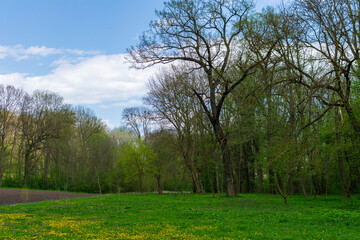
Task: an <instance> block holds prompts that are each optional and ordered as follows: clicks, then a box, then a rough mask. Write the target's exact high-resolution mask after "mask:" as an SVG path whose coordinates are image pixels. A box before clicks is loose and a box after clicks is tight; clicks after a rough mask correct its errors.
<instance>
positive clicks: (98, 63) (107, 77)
mask: <svg viewBox="0 0 360 240" xmlns="http://www.w3.org/2000/svg"><path fill="white" fill-rule="evenodd" d="M256 2H257V9H258V10H259V9H261V8H262V7H264V6H266V5H274V4H277V3H279V2H280V0H268V1H264V0H257V1H256ZM162 5H163V0H131V1H129V0H31V1H30V0H0V83H2V84H11V85H14V86H16V87H20V88H23V89H24V90H26V91H27V92H29V93H31V92H32V91H34V90H35V89H43V90H51V91H53V92H57V93H59V94H60V95H61V96H63V97H64V99H65V102H67V103H71V104H74V105H79V104H81V105H85V106H87V107H89V108H91V109H93V110H94V111H95V113H96V115H97V116H98V117H100V118H102V119H103V120H104V121H105V122H106V123H107V124H108V125H109V127H110V128H112V127H115V126H120V125H121V112H122V109H123V108H124V107H132V106H138V105H140V104H141V99H142V97H143V96H145V94H146V87H145V84H146V82H147V80H148V78H149V76H151V75H152V74H154V72H155V71H156V70H155V69H147V70H142V71H140V70H138V71H136V70H133V69H129V65H128V64H127V63H126V62H125V61H124V54H125V52H126V49H127V48H129V47H130V46H131V45H134V44H136V43H137V37H138V36H139V35H140V34H141V33H142V32H143V31H145V30H147V29H148V25H149V22H150V21H151V20H154V19H155V13H154V11H155V9H161V8H162Z"/></svg>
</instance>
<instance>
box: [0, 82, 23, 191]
mask: <svg viewBox="0 0 360 240" xmlns="http://www.w3.org/2000/svg"><path fill="white" fill-rule="evenodd" d="M22 96H23V91H22V90H20V89H16V88H15V87H13V86H6V87H4V85H0V144H1V152H0V153H1V154H0V186H1V182H2V177H3V173H4V168H5V161H6V157H7V156H6V152H7V149H8V148H9V147H10V146H11V139H12V138H14V135H16V133H15V128H16V122H17V115H16V114H17V111H18V110H19V106H20V102H21V98H22ZM12 142H13V141H12ZM9 161H10V163H11V159H10V160H9Z"/></svg>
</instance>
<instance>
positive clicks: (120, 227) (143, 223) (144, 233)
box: [0, 194, 360, 240]
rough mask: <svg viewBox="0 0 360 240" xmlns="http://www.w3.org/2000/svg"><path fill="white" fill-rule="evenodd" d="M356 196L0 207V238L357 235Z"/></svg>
mask: <svg viewBox="0 0 360 240" xmlns="http://www.w3.org/2000/svg"><path fill="white" fill-rule="evenodd" d="M359 219H360V197H359V196H353V197H352V198H351V199H350V201H349V203H348V205H347V206H345V205H344V201H343V199H342V197H341V196H330V197H328V198H325V197H318V198H316V199H314V198H308V199H305V198H303V197H300V196H295V197H291V198H289V204H288V205H287V206H285V205H284V204H283V200H282V198H281V197H280V196H270V195H255V194H243V195H239V196H238V197H236V198H221V199H219V198H217V197H212V196H211V195H193V194H178V195H174V194H164V195H157V194H142V195H141V194H120V195H110V196H103V197H102V198H99V197H94V198H79V199H71V200H61V201H53V202H41V203H31V204H19V205H13V206H1V207H0V236H2V239H204V240H205V239H360V220H359Z"/></svg>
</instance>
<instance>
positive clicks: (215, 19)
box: [128, 0, 271, 196]
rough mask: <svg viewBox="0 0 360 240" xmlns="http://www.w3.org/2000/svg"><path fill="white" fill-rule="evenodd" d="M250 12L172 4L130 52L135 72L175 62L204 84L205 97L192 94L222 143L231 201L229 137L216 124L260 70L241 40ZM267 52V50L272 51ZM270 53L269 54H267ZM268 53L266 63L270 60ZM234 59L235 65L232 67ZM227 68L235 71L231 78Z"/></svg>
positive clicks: (228, 2) (247, 4)
mask: <svg viewBox="0 0 360 240" xmlns="http://www.w3.org/2000/svg"><path fill="white" fill-rule="evenodd" d="M252 7H253V2H252V1H250V0H249V1H246V0H235V1H233V0H211V1H210V0H206V1H202V0H172V1H168V2H165V7H164V9H163V10H162V11H156V14H157V16H158V18H159V19H158V20H157V21H154V22H151V24H150V30H149V31H148V32H145V33H144V34H143V35H142V36H141V38H140V44H139V45H138V46H136V47H132V48H131V49H129V50H128V53H129V54H130V56H131V60H132V61H133V62H134V65H135V66H136V67H140V68H141V67H148V66H152V65H154V64H158V63H164V64H165V63H170V62H174V61H182V62H187V63H189V64H193V66H192V67H191V68H190V71H194V70H199V71H200V72H201V74H200V75H201V76H202V77H204V78H205V79H206V80H207V82H208V89H206V91H205V92H201V91H199V89H193V92H194V94H195V96H196V97H197V98H198V100H199V103H200V105H201V106H202V108H203V111H204V112H205V113H206V115H207V116H208V118H209V120H210V122H211V124H212V127H213V131H214V134H215V136H216V139H217V141H218V142H219V143H220V146H221V150H222V158H223V163H224V170H225V175H224V178H225V183H226V189H227V195H228V196H234V195H235V191H234V184H233V167H232V162H231V159H230V148H229V144H228V134H227V132H226V130H225V129H224V128H223V126H222V124H221V122H220V115H221V113H222V107H223V104H224V101H225V99H226V98H227V96H228V95H229V94H230V93H231V92H232V91H233V90H234V89H235V88H236V87H238V86H239V85H240V83H241V82H243V81H244V80H245V79H247V78H248V76H249V75H251V74H252V70H253V69H254V68H255V67H256V66H257V65H258V63H259V62H258V60H257V59H254V58H252V57H251V54H249V51H248V44H247V43H246V41H241V40H239V39H240V38H241V34H242V32H243V30H244V27H245V26H246V25H245V24H243V23H244V21H245V19H246V17H247V16H248V15H249V12H250V10H251V9H252ZM270 49H271V48H270ZM269 52H270V51H269ZM269 52H268V53H267V54H265V56H264V57H268V55H269ZM235 58H236V60H237V62H236V65H233V63H234V59H235ZM231 66H234V67H236V68H238V69H239V70H240V71H238V72H237V74H235V75H233V74H230V72H231V71H230V69H231Z"/></svg>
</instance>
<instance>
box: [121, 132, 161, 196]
mask: <svg viewBox="0 0 360 240" xmlns="http://www.w3.org/2000/svg"><path fill="white" fill-rule="evenodd" d="M154 158H155V155H154V152H153V150H152V149H151V148H150V147H148V146H147V145H146V143H145V142H144V141H142V140H141V139H137V140H135V141H134V142H131V143H127V144H125V146H124V147H123V155H122V160H123V162H124V166H125V167H126V171H127V173H128V178H129V179H131V178H132V177H133V175H136V176H137V177H138V181H139V189H140V192H141V193H143V191H144V188H143V187H144V177H145V174H146V173H148V172H149V169H150V167H151V163H152V162H153V159H154Z"/></svg>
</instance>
